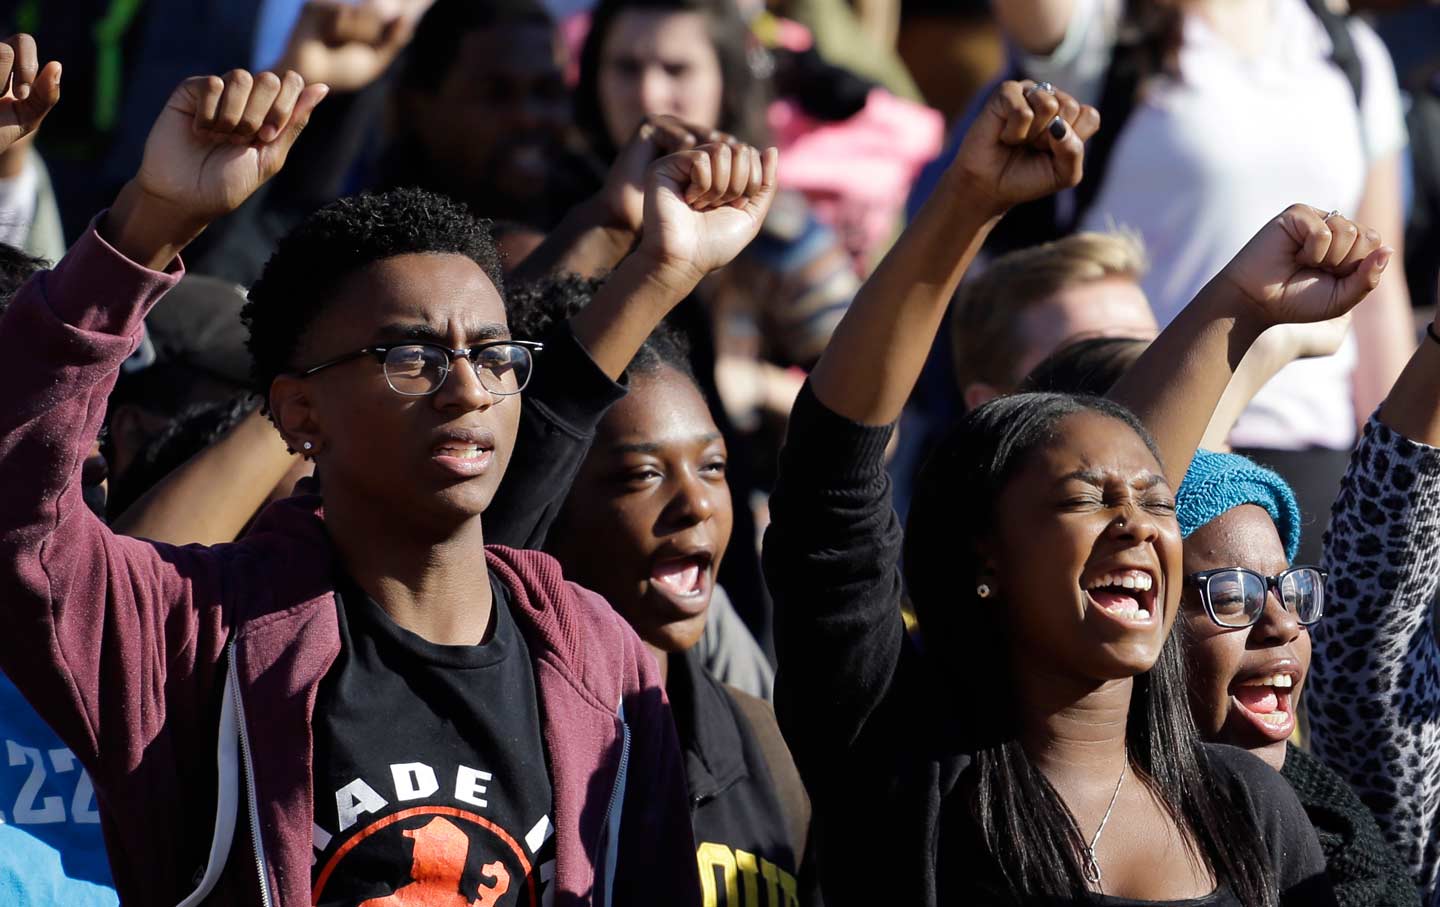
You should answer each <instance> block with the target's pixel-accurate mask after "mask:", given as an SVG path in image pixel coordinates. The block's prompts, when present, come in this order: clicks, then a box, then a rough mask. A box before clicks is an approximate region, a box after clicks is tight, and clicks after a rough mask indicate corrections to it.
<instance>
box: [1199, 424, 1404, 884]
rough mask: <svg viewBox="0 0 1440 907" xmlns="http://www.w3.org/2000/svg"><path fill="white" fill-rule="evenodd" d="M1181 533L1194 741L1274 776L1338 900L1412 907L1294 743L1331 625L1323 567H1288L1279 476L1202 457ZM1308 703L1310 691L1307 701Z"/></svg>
mask: <svg viewBox="0 0 1440 907" xmlns="http://www.w3.org/2000/svg"><path fill="white" fill-rule="evenodd" d="M1175 504H1176V517H1177V518H1178V519H1179V522H1180V531H1181V534H1182V535H1183V536H1184V537H1185V555H1184V573H1185V580H1184V582H1185V589H1184V593H1183V598H1182V600H1181V611H1180V616H1179V620H1178V621H1177V627H1176V634H1177V635H1178V636H1179V637H1180V639H1181V641H1182V642H1183V643H1184V652H1185V663H1186V670H1187V673H1188V675H1189V677H1188V680H1189V682H1188V685H1187V688H1188V690H1189V694H1190V710H1191V714H1192V715H1193V716H1194V718H1195V724H1196V726H1197V727H1198V729H1199V731H1200V734H1201V736H1203V737H1204V738H1205V739H1206V740H1212V741H1216V742H1219V743H1228V744H1231V745H1233V746H1238V747H1240V748H1241V749H1246V750H1249V751H1250V752H1252V753H1254V754H1255V755H1257V756H1259V757H1260V758H1261V759H1264V760H1265V761H1266V762H1267V763H1269V764H1270V765H1271V766H1272V767H1273V768H1275V769H1276V770H1277V771H1279V772H1280V773H1281V774H1282V775H1283V776H1284V778H1285V780H1286V781H1289V782H1290V786H1291V787H1292V788H1293V789H1294V790H1295V794H1296V796H1297V797H1298V798H1299V799H1300V803H1301V805H1302V806H1304V807H1305V813H1306V815H1308V816H1309V817H1310V821H1311V823H1312V824H1314V826H1315V830H1316V832H1317V834H1318V836H1319V838H1320V846H1321V849H1322V850H1323V851H1324V853H1325V868H1326V870H1327V872H1328V874H1329V876H1330V880H1331V881H1332V882H1334V884H1335V894H1336V899H1337V900H1338V901H1339V903H1340V904H1341V905H1356V907H1358V905H1415V904H1418V903H1419V898H1418V896H1417V894H1416V887H1415V884H1414V882H1412V881H1411V879H1410V877H1409V873H1408V872H1407V871H1406V868H1405V866H1404V864H1402V863H1401V862H1400V859H1399V857H1398V856H1397V855H1396V852H1395V850H1394V849H1393V848H1392V847H1391V846H1390V844H1389V843H1387V842H1386V840H1385V839H1384V837H1382V835H1381V834H1380V829H1379V828H1378V827H1377V826H1376V823H1375V818H1374V816H1372V815H1371V813H1370V811H1369V809H1367V808H1366V806H1365V804H1364V803H1362V802H1361V801H1360V799H1359V798H1358V797H1357V796H1356V795H1355V792H1354V791H1353V790H1351V788H1350V786H1349V785H1348V784H1346V783H1345V781H1344V780H1343V779H1342V778H1341V777H1339V776H1338V775H1336V774H1335V772H1334V771H1332V770H1331V769H1330V768H1328V767H1326V765H1325V764H1324V763H1323V762H1321V760H1320V759H1318V758H1316V757H1315V756H1313V755H1311V754H1310V753H1308V752H1306V751H1305V750H1303V749H1300V748H1299V747H1297V746H1295V745H1293V744H1292V743H1291V742H1290V741H1291V740H1292V734H1293V732H1294V730H1295V726H1296V715H1297V712H1298V706H1299V703H1300V695H1301V691H1302V690H1303V689H1304V687H1305V681H1306V679H1307V675H1308V673H1309V671H1310V652H1311V636H1310V635H1311V633H1312V632H1313V631H1315V630H1316V629H1318V628H1319V627H1320V626H1322V625H1323V624H1322V623H1321V618H1322V617H1324V618H1325V620H1326V621H1331V620H1334V619H1335V618H1334V616H1333V615H1329V616H1327V615H1326V613H1325V612H1326V610H1327V608H1328V607H1329V605H1328V603H1327V593H1328V592H1329V591H1330V590H1333V589H1335V588H1336V587H1337V585H1339V586H1343V587H1345V588H1346V589H1351V590H1353V589H1354V588H1356V584H1355V583H1354V582H1353V581H1352V579H1351V578H1350V577H1347V576H1340V575H1337V576H1335V577H1332V578H1330V581H1329V582H1328V583H1327V577H1326V574H1325V571H1323V570H1321V569H1320V568H1319V567H1315V566H1310V565H1303V564H1292V563H1291V561H1292V560H1293V558H1294V557H1295V553H1296V551H1297V550H1299V545H1300V509H1299V506H1298V505H1297V504H1296V501H1295V496H1294V494H1293V492H1291V490H1290V486H1289V485H1287V484H1286V483H1285V480H1284V479H1282V478H1280V476H1279V475H1277V474H1275V473H1274V472H1271V471H1270V470H1268V469H1264V468H1262V467H1260V466H1258V465H1256V464H1255V463H1253V462H1252V461H1250V460H1248V459H1246V458H1245V457H1242V456H1238V455H1236V454H1220V453H1211V452H1209V451H1203V450H1202V451H1199V452H1197V453H1196V454H1195V459H1194V460H1193V461H1192V462H1191V464H1190V470H1189V471H1188V472H1187V473H1186V474H1185V481H1184V482H1183V483H1182V484H1181V485H1180V491H1179V493H1178V494H1177V495H1176V496H1175ZM1309 701H1310V703H1311V705H1312V706H1313V705H1314V704H1315V701H1314V698H1313V696H1312V698H1311V700H1309Z"/></svg>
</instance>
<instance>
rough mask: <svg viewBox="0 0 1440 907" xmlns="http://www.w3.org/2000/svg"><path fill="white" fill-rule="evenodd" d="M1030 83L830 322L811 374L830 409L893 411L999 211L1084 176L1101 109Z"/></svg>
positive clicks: (1013, 94)
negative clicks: (1037, 88)
mask: <svg viewBox="0 0 1440 907" xmlns="http://www.w3.org/2000/svg"><path fill="white" fill-rule="evenodd" d="M1030 84H1032V83H1024V82H1006V83H1004V84H1003V85H1001V86H1000V87H999V89H997V90H996V92H995V93H994V95H993V96H992V97H991V98H990V100H989V102H988V103H987V104H986V105H985V109H984V110H983V111H982V112H981V114H980V116H979V117H978V118H977V119H976V122H975V124H974V125H973V126H972V127H971V129H970V132H969V133H968V134H967V135H966V136H965V140H964V141H963V142H962V143H961V145H960V150H959V152H958V154H957V155H956V158H955V162H954V163H953V164H951V165H950V168H949V169H948V170H946V172H945V175H944V176H943V177H942V178H941V182H940V185H939V187H938V188H937V189H936V191H935V193H934V194H933V195H932V196H931V197H930V199H929V200H928V201H926V203H925V205H924V206H923V207H922V208H921V209H920V212H919V213H918V214H917V215H916V216H915V220H914V221H913V222H912V223H911V224H910V226H909V227H908V228H907V229H906V230H905V232H904V234H903V235H902V236H901V237H900V239H899V241H897V242H896V244H895V246H894V247H893V248H892V249H891V250H890V252H889V253H888V254H887V255H886V256H885V258H884V260H883V261H881V262H880V266H879V267H877V268H876V269H875V272H874V273H873V274H872V275H871V276H870V279H869V280H867V281H865V285H864V286H863V287H861V289H860V292H859V293H857V294H856V296H855V301H854V302H853V303H851V305H850V310H849V311H848V312H847V313H846V314H845V318H844V320H842V321H841V322H840V326H839V327H837V328H836V329H835V334H834V335H833V336H832V337H831V338H830V345H829V346H828V347H827V348H826V350H825V353H824V354H823V355H822V356H821V357H820V361H819V362H818V363H817V364H816V366H815V370H814V372H813V373H812V374H811V376H810V383H811V386H812V387H813V389H814V391H815V396H816V397H817V398H819V400H820V402H821V403H823V404H825V405H826V406H827V407H829V408H830V409H831V410H833V411H834V412H835V413H837V414H838V415H841V416H844V417H845V418H847V419H849V420H851V421H853V422H859V423H862V424H866V425H886V424H889V423H891V422H894V421H895V420H896V419H898V418H899V417H900V410H901V409H902V408H903V407H904V405H905V401H906V400H907V399H909V397H910V391H911V390H912V389H914V387H915V381H916V380H917V379H918V378H919V376H920V369H921V368H922V367H923V366H924V364H925V357H926V355H927V354H928V353H929V350H930V346H931V344H932V342H933V341H934V339H935V332H936V331H937V330H939V326H940V319H941V316H943V315H944V313H945V308H946V306H948V305H949V303H950V298H951V297H952V296H953V295H954V293H955V288H956V287H957V286H959V284H960V278H961V277H962V276H964V274H965V270H966V268H968V267H969V266H970V262H971V261H973V260H974V258H975V253H976V252H977V251H979V249H980V246H981V244H982V243H983V242H984V241H985V237H986V236H988V235H989V232H990V230H991V228H992V227H993V226H994V225H995V223H996V222H997V221H998V220H999V219H1000V216H1001V215H1002V214H1004V213H1005V212H1006V211H1007V210H1009V208H1010V207H1011V206H1012V205H1015V204H1018V203H1019V202H1022V201H1026V200H1029V199H1032V198H1037V197H1040V196H1043V195H1048V194H1050V193H1053V192H1056V191H1059V190H1060V189H1064V188H1067V187H1069V186H1073V185H1075V184H1076V183H1078V182H1079V181H1080V175H1081V165H1082V159H1083V156H1084V141H1085V140H1086V139H1088V138H1089V137H1090V136H1091V135H1093V134H1094V132H1095V130H1096V129H1097V128H1098V127H1099V123H1100V117H1099V114H1097V113H1096V112H1095V110H1094V108H1091V107H1081V105H1079V104H1077V103H1076V102H1075V100H1074V99H1073V98H1071V97H1070V96H1069V95H1067V94H1065V93H1064V92H1060V93H1059V94H1051V93H1048V92H1044V91H1034V90H1029V96H1028V97H1027V96H1026V92H1027V90H1028V89H1027V85H1030ZM1057 118H1058V119H1059V120H1060V124H1059V125H1058V126H1057V125H1056V122H1055V121H1056V119H1057ZM1057 133H1058V135H1057ZM859 363H864V366H865V367H863V368H859V367H857V365H858V364H859Z"/></svg>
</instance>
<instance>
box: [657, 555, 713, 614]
mask: <svg viewBox="0 0 1440 907" xmlns="http://www.w3.org/2000/svg"><path fill="white" fill-rule="evenodd" d="M714 561H715V556H714V554H713V553H711V552H710V551H709V550H708V549H703V548H698V549H694V550H691V551H685V552H676V551H674V550H673V549H672V550H664V549H662V550H661V551H659V552H657V553H656V557H655V559H654V560H653V561H651V562H650V588H651V589H652V590H654V591H655V592H656V593H658V594H659V595H660V596H661V597H663V598H665V599H667V600H668V601H670V602H671V603H673V604H674V605H676V606H677V607H678V608H679V610H680V611H682V612H683V613H685V614H690V615H693V614H699V613H700V612H702V611H704V610H705V609H706V608H707V607H708V606H709V605H710V593H711V590H712V588H713V586H714V582H715V580H714V571H713V569H712V567H713V565H714Z"/></svg>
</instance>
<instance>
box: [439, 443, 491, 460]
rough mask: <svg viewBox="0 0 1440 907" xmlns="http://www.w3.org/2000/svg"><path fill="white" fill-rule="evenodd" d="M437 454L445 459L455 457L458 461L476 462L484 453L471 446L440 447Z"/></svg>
mask: <svg viewBox="0 0 1440 907" xmlns="http://www.w3.org/2000/svg"><path fill="white" fill-rule="evenodd" d="M439 452H440V453H442V454H444V455H445V456H447V457H455V458H456V459H459V460H476V459H479V458H480V456H481V455H483V454H484V453H485V451H483V450H481V449H480V448H479V447H477V446H475V445H473V444H472V445H470V446H467V447H441V448H439Z"/></svg>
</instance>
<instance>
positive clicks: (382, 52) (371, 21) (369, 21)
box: [275, 0, 433, 92]
mask: <svg viewBox="0 0 1440 907" xmlns="http://www.w3.org/2000/svg"><path fill="white" fill-rule="evenodd" d="M432 2H433V0H401V2H400V3H399V4H398V6H397V4H394V3H392V4H389V6H388V7H382V6H381V5H380V4H379V3H377V2H376V0H369V2H366V3H363V4H354V3H340V2H336V0H311V2H309V3H306V4H305V6H304V7H303V8H302V9H301V10H300V18H299V19H297V20H296V22H295V27H294V28H293V29H292V30H291V32H290V40H289V41H288V42H287V44H286V46H285V53H284V55H283V56H282V57H281V58H280V61H279V63H277V64H276V65H275V69H276V71H278V72H284V71H286V70H291V69H293V70H295V71H296V72H298V73H299V74H300V76H301V77H302V78H303V79H304V80H305V81H306V82H324V83H325V84H326V85H329V86H330V88H331V89H333V90H335V91H346V92H348V91H359V90H360V89H362V88H364V87H365V86H367V85H369V84H370V83H372V82H374V81H375V80H376V79H378V78H380V76H381V75H382V74H383V73H384V72H385V70H386V69H387V68H388V67H389V66H390V64H391V63H392V62H394V60H395V57H396V56H397V55H399V53H400V51H401V50H403V49H404V48H405V45H406V44H408V43H410V38H411V37H412V36H413V35H414V33H415V23H416V22H418V21H419V19H420V17H421V16H422V15H423V14H424V13H425V10H427V9H429V7H430V5H431V3H432ZM390 7H396V8H393V9H392V8H390Z"/></svg>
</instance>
